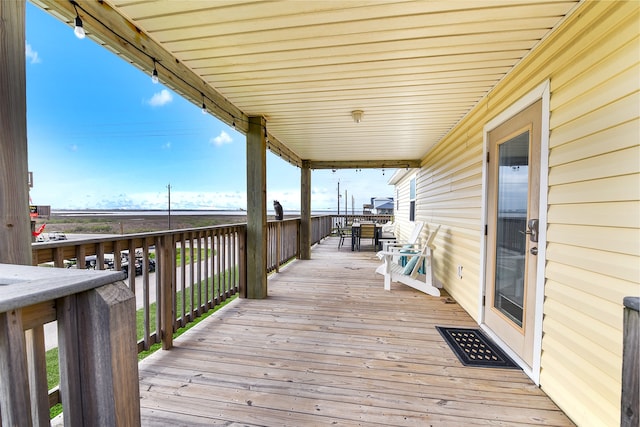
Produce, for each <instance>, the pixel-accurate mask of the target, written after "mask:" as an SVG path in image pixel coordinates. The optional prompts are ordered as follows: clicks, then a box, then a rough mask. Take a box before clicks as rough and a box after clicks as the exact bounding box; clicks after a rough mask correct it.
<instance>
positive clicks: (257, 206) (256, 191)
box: [240, 116, 267, 299]
mask: <svg viewBox="0 0 640 427" xmlns="http://www.w3.org/2000/svg"><path fill="white" fill-rule="evenodd" d="M265 127H266V121H265V119H264V117H255V116H254V117H249V131H248V132H247V293H246V297H247V298H252V299H262V298H266V297H267V140H266V138H265V132H264V129H265ZM240 296H242V293H241V294H240Z"/></svg>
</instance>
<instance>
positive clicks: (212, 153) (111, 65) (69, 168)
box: [25, 3, 394, 212]
mask: <svg viewBox="0 0 640 427" xmlns="http://www.w3.org/2000/svg"><path fill="white" fill-rule="evenodd" d="M25 52H26V60H27V64H26V65H27V130H28V150H29V171H31V172H33V175H34V186H33V188H32V189H31V191H30V196H31V199H32V202H33V204H38V205H51V207H52V208H53V209H119V208H126V209H166V207H167V185H168V184H171V208H172V209H238V208H246V177H245V175H246V159H245V156H246V150H245V141H246V139H245V136H244V135H242V134H241V133H238V132H236V131H234V130H233V128H231V127H229V126H227V125H226V124H224V123H222V122H220V121H218V120H217V119H216V118H215V117H213V116H211V115H210V114H206V115H205V114H202V112H201V110H200V108H199V106H195V105H193V104H191V103H189V102H188V101H186V100H184V99H183V98H181V97H180V96H179V95H177V94H175V93H174V92H173V91H171V90H170V89H169V88H167V87H165V86H164V85H162V82H160V83H159V84H153V83H152V82H151V78H150V76H149V75H148V74H147V73H144V72H142V71H140V70H139V69H137V68H135V67H133V66H132V65H130V64H128V63H127V62H125V61H124V60H122V59H120V58H119V57H117V56H116V55H114V54H112V53H111V52H109V51H107V50H106V49H104V48H102V47H100V46H98V45H97V44H96V43H95V42H93V41H92V40H90V39H88V38H85V39H83V40H80V39H78V38H76V37H75V36H74V34H73V28H71V27H68V26H66V25H64V24H63V23H62V22H60V21H58V20H57V19H55V18H54V17H52V16H50V15H48V14H46V13H45V12H43V11H42V10H41V9H39V8H38V7H36V6H33V5H32V4H30V3H27V25H26V50H25ZM393 172H394V171H393V170H387V171H386V173H385V174H384V175H383V172H382V171H381V170H380V169H376V170H363V171H355V170H338V171H336V172H332V171H330V170H322V171H312V175H311V184H312V198H311V208H312V210H325V209H334V210H335V209H336V208H337V203H338V202H337V191H338V189H337V187H338V181H339V182H340V193H341V195H342V200H341V201H340V206H341V210H342V209H344V194H345V190H346V191H347V199H348V201H349V209H351V203H352V197H353V199H354V202H355V206H356V210H360V209H361V208H362V204H363V203H368V202H369V200H370V198H371V197H391V196H392V195H393V188H392V187H391V186H389V185H387V181H388V180H389V178H390V177H391V175H392V174H393ZM299 187H300V170H299V169H298V168H297V167H295V166H292V165H290V164H289V163H287V162H285V161H284V160H282V159H280V158H279V157H277V156H276V155H273V154H271V152H267V208H268V209H271V201H272V200H274V199H278V200H280V202H281V203H282V205H283V206H284V209H285V212H286V211H287V210H298V209H299V208H300V188H299Z"/></svg>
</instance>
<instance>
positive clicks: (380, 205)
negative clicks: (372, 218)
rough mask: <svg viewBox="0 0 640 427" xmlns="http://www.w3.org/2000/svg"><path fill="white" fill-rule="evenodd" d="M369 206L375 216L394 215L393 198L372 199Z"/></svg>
mask: <svg viewBox="0 0 640 427" xmlns="http://www.w3.org/2000/svg"><path fill="white" fill-rule="evenodd" d="M368 206H371V208H370V209H371V213H373V214H374V215H393V197H372V198H371V204H370V205H368Z"/></svg>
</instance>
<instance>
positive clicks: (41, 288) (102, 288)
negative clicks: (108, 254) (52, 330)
mask: <svg viewBox="0 0 640 427" xmlns="http://www.w3.org/2000/svg"><path fill="white" fill-rule="evenodd" d="M47 270H49V271H47ZM122 276H123V273H122V272H95V271H92V272H88V271H86V270H84V271H83V270H75V269H74V270H62V269H43V268H37V267H31V266H22V265H9V264H0V379H1V380H0V393H1V395H2V398H1V399H0V416H1V418H2V419H1V421H2V425H3V426H31V425H38V426H44V425H49V407H50V404H49V400H50V399H49V396H48V390H47V388H48V387H47V369H46V357H45V335H44V327H43V324H45V323H49V322H51V321H54V320H57V322H58V331H59V333H58V355H59V363H60V369H59V372H60V388H59V392H58V391H56V392H55V393H52V394H55V396H56V398H57V400H60V395H62V397H61V399H62V400H63V401H64V402H65V414H64V417H65V425H130V426H136V425H140V406H139V404H138V401H139V399H140V393H139V385H138V365H137V358H136V354H137V353H136V345H135V323H136V318H135V297H134V295H133V294H132V293H131V291H130V290H129V289H127V287H126V286H125V285H124V284H123V283H122V282H120V281H119V280H120V279H121V278H122Z"/></svg>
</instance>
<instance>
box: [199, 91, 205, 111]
mask: <svg viewBox="0 0 640 427" xmlns="http://www.w3.org/2000/svg"><path fill="white" fill-rule="evenodd" d="M200 95H202V114H207V106H206V105H205V103H204V93H201V94H200Z"/></svg>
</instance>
